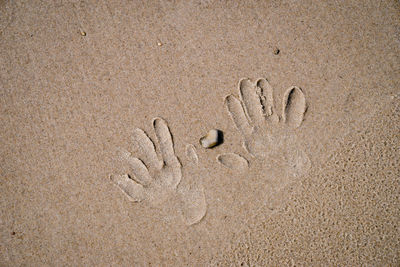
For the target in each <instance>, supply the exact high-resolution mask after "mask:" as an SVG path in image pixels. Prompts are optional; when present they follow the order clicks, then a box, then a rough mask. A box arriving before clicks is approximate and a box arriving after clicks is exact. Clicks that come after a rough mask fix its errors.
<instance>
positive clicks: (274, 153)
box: [217, 79, 310, 190]
mask: <svg viewBox="0 0 400 267" xmlns="http://www.w3.org/2000/svg"><path fill="white" fill-rule="evenodd" d="M239 96H240V98H239V99H238V98H237V97H236V96H234V95H228V96H227V97H226V98H225V105H226V107H227V109H228V112H229V114H230V116H231V118H232V120H233V122H234V124H235V126H236V128H237V129H238V130H239V131H240V133H241V135H242V137H243V146H244V148H245V150H246V151H247V152H248V153H249V154H250V160H249V161H254V160H258V161H261V162H262V164H263V165H264V166H265V167H266V168H267V169H268V168H271V169H272V168H276V167H279V168H281V170H280V173H282V172H283V175H282V177H279V179H278V177H270V178H271V179H278V180H279V182H278V183H276V184H277V185H278V187H279V188H282V187H284V186H286V185H287V184H288V183H290V182H291V181H292V180H293V178H295V177H299V176H301V175H303V174H305V173H306V172H307V171H308V170H309V168H310V160H309V158H308V156H307V155H306V153H305V152H304V151H303V150H302V149H301V148H300V147H299V145H298V142H297V139H296V136H295V131H294V129H296V128H298V127H299V126H300V125H301V124H302V121H303V117H304V114H305V112H306V109H307V106H306V101H305V96H304V93H303V91H302V90H301V89H300V88H298V87H296V86H293V87H290V88H289V89H288V90H287V91H286V92H285V94H284V96H283V101H282V109H281V114H278V113H277V110H276V109H275V103H274V97H273V89H272V87H271V86H270V84H269V83H268V81H267V80H266V79H258V80H257V81H256V82H252V81H251V80H250V79H242V80H241V81H240V82H239ZM217 160H218V162H219V163H221V164H222V165H224V166H226V167H228V168H230V169H235V170H244V169H246V168H247V167H248V162H249V161H248V160H247V159H245V158H244V157H242V156H240V155H238V154H234V153H227V154H222V155H219V156H218V157H217ZM282 169H283V170H282ZM270 173H271V172H270ZM279 188H276V189H274V190H278V189H279Z"/></svg>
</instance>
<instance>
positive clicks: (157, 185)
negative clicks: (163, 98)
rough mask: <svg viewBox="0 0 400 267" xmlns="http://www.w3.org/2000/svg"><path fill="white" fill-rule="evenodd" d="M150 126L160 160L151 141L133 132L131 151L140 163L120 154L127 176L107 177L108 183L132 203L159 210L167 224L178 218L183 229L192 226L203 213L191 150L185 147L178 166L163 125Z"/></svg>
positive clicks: (194, 155)
mask: <svg viewBox="0 0 400 267" xmlns="http://www.w3.org/2000/svg"><path fill="white" fill-rule="evenodd" d="M152 126H153V128H154V132H155V135H156V137H157V141H158V150H159V154H160V156H159V155H158V153H157V152H156V146H155V145H154V143H153V141H152V140H151V138H150V137H149V136H148V135H147V134H146V132H145V131H143V130H142V129H139V128H137V129H135V130H134V132H133V135H132V141H133V146H134V147H133V150H134V151H136V152H137V153H138V154H140V156H141V159H139V158H137V157H134V156H132V154H131V153H130V152H128V151H127V150H122V151H121V158H122V159H123V160H124V161H125V162H126V163H127V164H128V165H129V169H130V172H129V173H127V174H122V175H111V176H110V179H111V180H112V181H113V182H114V184H115V185H116V186H117V187H118V188H119V189H120V190H122V192H124V194H125V195H126V196H127V197H128V199H129V200H131V201H132V202H142V201H143V202H148V203H149V204H150V205H152V206H153V207H157V208H160V209H161V210H163V212H164V213H165V215H166V216H167V217H168V218H167V219H169V220H170V219H175V217H176V216H177V215H181V216H182V217H183V219H184V221H185V223H186V224H187V225H192V224H195V223H197V222H199V221H200V220H201V219H202V218H203V217H204V215H205V213H206V210H207V205H206V201H205V196H204V192H203V188H202V184H201V179H200V177H195V176H199V175H200V173H201V172H200V171H197V172H196V171H195V172H193V170H197V165H198V157H197V153H196V150H195V147H194V146H193V145H187V146H186V160H185V161H184V162H183V163H184V164H183V165H184V166H182V163H181V161H180V160H179V158H178V157H177V156H176V154H175V149H174V143H173V138H172V135H171V132H170V130H169V127H168V125H167V123H166V122H165V121H164V120H163V119H161V118H155V119H153V123H152ZM182 179H184V180H182ZM181 182H182V183H181Z"/></svg>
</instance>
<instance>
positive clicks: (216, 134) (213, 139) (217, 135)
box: [200, 129, 223, 148]
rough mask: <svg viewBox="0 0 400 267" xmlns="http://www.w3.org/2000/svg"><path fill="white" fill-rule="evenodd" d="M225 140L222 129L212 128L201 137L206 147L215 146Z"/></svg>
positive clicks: (201, 141)
mask: <svg viewBox="0 0 400 267" xmlns="http://www.w3.org/2000/svg"><path fill="white" fill-rule="evenodd" d="M222 142H223V134H222V132H221V131H220V130H216V129H212V130H210V131H209V132H208V133H207V134H206V135H205V136H203V137H202V138H200V144H201V146H202V147H204V148H213V147H215V146H218V145H220V144H221V143H222Z"/></svg>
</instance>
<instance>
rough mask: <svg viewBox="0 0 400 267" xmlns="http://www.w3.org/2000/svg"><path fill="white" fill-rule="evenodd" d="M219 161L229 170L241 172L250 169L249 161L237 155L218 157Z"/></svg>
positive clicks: (227, 154)
mask: <svg viewBox="0 0 400 267" xmlns="http://www.w3.org/2000/svg"><path fill="white" fill-rule="evenodd" d="M217 161H218V162H219V163H220V164H222V165H223V166H225V167H227V168H229V169H232V170H236V171H241V172H242V171H245V170H247V169H248V167H249V162H248V161H247V159H245V158H244V157H242V156H240V155H238V154H235V153H226V154H221V155H218V156H217Z"/></svg>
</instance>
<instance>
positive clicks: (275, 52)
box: [274, 47, 281, 55]
mask: <svg viewBox="0 0 400 267" xmlns="http://www.w3.org/2000/svg"><path fill="white" fill-rule="evenodd" d="M279 52H281V50H279V48H277V47H276V48H275V49H274V55H278V54H279Z"/></svg>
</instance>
